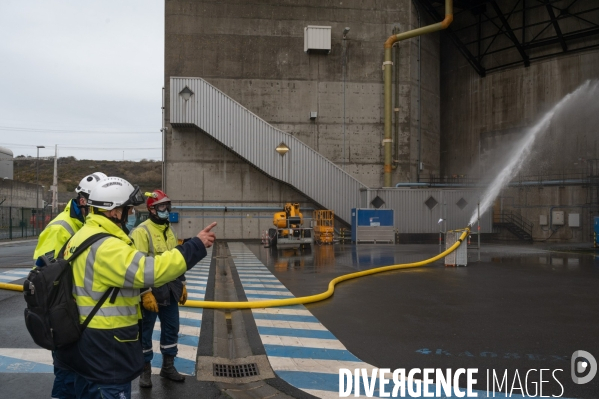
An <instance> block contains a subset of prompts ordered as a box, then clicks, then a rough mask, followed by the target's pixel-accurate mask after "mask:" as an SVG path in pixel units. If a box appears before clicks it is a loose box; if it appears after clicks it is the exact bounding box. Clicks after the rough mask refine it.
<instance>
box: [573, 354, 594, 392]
mask: <svg viewBox="0 0 599 399" xmlns="http://www.w3.org/2000/svg"><path fill="white" fill-rule="evenodd" d="M571 373H572V381H574V383H575V384H586V383H587V382H590V381H591V380H592V379H593V378H595V375H596V374H597V360H595V358H594V357H593V355H591V354H590V353H589V352H587V351H583V350H578V351H576V352H574V353H573V354H572V360H571ZM584 373H586V375H585V376H584V377H579V376H578V375H580V374H584Z"/></svg>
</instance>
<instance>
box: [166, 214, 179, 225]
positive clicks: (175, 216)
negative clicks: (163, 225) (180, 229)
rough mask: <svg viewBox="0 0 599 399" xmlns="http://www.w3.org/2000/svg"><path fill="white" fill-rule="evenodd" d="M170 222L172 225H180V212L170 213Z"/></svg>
mask: <svg viewBox="0 0 599 399" xmlns="http://www.w3.org/2000/svg"><path fill="white" fill-rule="evenodd" d="M168 221H169V222H171V223H179V212H169V214H168Z"/></svg>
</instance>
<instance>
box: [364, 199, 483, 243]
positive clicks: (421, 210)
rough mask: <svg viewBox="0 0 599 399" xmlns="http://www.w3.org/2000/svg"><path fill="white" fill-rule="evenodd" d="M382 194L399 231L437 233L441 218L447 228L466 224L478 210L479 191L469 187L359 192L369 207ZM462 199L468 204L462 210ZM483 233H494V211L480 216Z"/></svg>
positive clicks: (365, 206)
mask: <svg viewBox="0 0 599 399" xmlns="http://www.w3.org/2000/svg"><path fill="white" fill-rule="evenodd" d="M376 196H379V197H380V198H381V199H382V200H383V201H385V205H383V208H385V209H393V210H394V211H395V212H394V215H395V228H396V229H398V231H399V233H438V232H439V224H438V223H437V222H438V221H439V219H441V218H443V219H446V223H445V226H446V228H447V230H452V229H459V228H462V227H465V226H466V225H467V224H468V222H469V221H470V218H471V216H472V215H473V214H474V213H475V212H476V209H477V203H478V201H479V198H480V192H479V191H476V190H468V189H456V190H449V189H434V188H423V189H408V188H389V189H371V190H368V191H363V192H362V193H361V195H360V198H361V206H362V207H363V208H368V207H372V206H369V202H370V201H372V200H373V199H374V198H375V197H376ZM430 197H432V198H434V199H435V201H437V204H436V205H435V206H434V207H433V208H432V209H429V207H428V206H427V205H426V201H427V200H428V199H429V198H430ZM461 199H463V200H464V201H465V202H466V203H467V204H466V205H465V206H464V207H463V209H461V208H460V207H459V206H458V202H459V201H460V200H461ZM480 226H481V233H491V232H492V229H493V218H492V212H490V211H489V212H487V213H485V214H484V215H481V222H480Z"/></svg>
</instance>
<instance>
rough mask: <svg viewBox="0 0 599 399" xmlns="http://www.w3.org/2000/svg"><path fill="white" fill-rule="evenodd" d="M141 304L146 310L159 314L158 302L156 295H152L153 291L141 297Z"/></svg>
mask: <svg viewBox="0 0 599 399" xmlns="http://www.w3.org/2000/svg"><path fill="white" fill-rule="evenodd" d="M141 303H142V304H143V306H144V308H145V309H146V310H149V311H150V312H154V313H158V302H156V298H155V297H154V294H152V291H148V292H146V293H145V294H142V295H141Z"/></svg>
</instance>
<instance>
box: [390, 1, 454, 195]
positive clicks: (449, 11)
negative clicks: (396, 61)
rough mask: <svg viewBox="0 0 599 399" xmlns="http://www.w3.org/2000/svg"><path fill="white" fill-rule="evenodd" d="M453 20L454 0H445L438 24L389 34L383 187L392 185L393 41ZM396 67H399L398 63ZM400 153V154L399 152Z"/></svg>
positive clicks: (434, 28) (424, 32)
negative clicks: (443, 12)
mask: <svg viewBox="0 0 599 399" xmlns="http://www.w3.org/2000/svg"><path fill="white" fill-rule="evenodd" d="M451 21H453V0H445V19H444V20H443V21H441V22H437V23H436V24H431V25H427V26H423V27H422V28H417V29H413V30H410V31H407V32H403V33H398V34H397V35H392V36H389V38H388V39H387V40H386V41H385V60H384V62H383V69H384V74H383V76H384V88H383V89H384V94H385V138H384V140H383V149H384V154H385V167H384V181H383V187H391V170H392V168H391V150H392V148H391V143H392V142H393V140H392V139H391V112H392V110H391V72H392V69H391V66H392V65H393V62H392V61H391V47H392V46H393V43H395V42H398V41H401V40H406V39H410V38H412V37H416V36H420V35H424V34H426V33H431V32H436V31H438V30H442V29H445V28H447V27H448V26H449V24H451ZM396 67H399V65H397V66H396ZM398 155H399V154H398Z"/></svg>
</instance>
